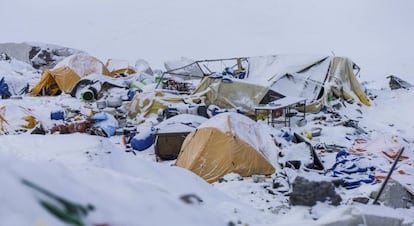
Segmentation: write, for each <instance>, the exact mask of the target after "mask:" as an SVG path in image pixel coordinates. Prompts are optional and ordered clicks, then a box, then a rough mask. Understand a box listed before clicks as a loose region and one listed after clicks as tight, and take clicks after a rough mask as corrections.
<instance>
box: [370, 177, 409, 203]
mask: <svg viewBox="0 0 414 226" xmlns="http://www.w3.org/2000/svg"><path fill="white" fill-rule="evenodd" d="M377 194H378V193H377V192H375V193H374V194H371V197H372V198H375V197H376V196H377ZM378 200H379V201H380V202H381V203H382V204H383V205H384V206H388V207H392V208H409V207H410V206H411V205H412V204H411V203H413V202H414V197H413V195H411V194H410V193H409V192H408V191H407V190H406V189H405V188H404V187H403V186H402V185H401V184H400V183H398V182H397V181H395V180H393V179H390V180H389V181H388V183H387V185H386V186H385V188H384V190H383V192H382V194H381V196H380V197H379V199H378Z"/></svg>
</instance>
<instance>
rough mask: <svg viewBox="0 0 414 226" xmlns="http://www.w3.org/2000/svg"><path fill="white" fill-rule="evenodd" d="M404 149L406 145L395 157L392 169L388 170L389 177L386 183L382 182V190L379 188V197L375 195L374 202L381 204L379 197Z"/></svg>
mask: <svg viewBox="0 0 414 226" xmlns="http://www.w3.org/2000/svg"><path fill="white" fill-rule="evenodd" d="M403 151H404V147H402V148H401V150H400V152H399V153H398V156H397V158H396V159H395V161H394V163H393V164H392V166H391V169H390V171H389V172H388V175H387V177H386V178H385V180H384V183H382V185H381V188H380V190H379V192H378V194H377V197H375V200H374V202H373V204H376V205H378V204H379V203H378V199H379V197H380V196H381V193H382V192H383V190H384V188H385V185H387V183H388V180H389V179H390V177H391V174H392V172H393V171H394V169H395V166H396V165H397V163H398V160H400V157H401V155H402V153H403Z"/></svg>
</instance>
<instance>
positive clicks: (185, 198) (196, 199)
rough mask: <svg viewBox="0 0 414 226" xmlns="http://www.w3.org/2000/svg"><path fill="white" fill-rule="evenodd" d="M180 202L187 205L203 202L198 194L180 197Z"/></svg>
mask: <svg viewBox="0 0 414 226" xmlns="http://www.w3.org/2000/svg"><path fill="white" fill-rule="evenodd" d="M180 200H181V201H183V202H184V203H187V204H201V203H202V202H203V200H202V199H201V198H200V197H198V196H197V195H196V194H187V195H182V196H180Z"/></svg>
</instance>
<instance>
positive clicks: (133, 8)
mask: <svg viewBox="0 0 414 226" xmlns="http://www.w3.org/2000/svg"><path fill="white" fill-rule="evenodd" d="M413 11H414V3H413V2H411V1H409V0H396V1H388V0H367V1H358V0H346V1H345V0H341V1H329V0H310V1H299V0H292V1H282V0H261V1H260V2H257V1H252V0H226V1H221V0H209V1H190V0H173V1H161V0H154V1H135V0H123V1H116V0H88V1H83V0H70V1H69V0H62V1H51V0H38V1H29V0H15V1H7V0H2V1H0V15H1V21H0V24H1V28H2V29H1V35H0V42H23V41H28V42H43V43H50V44H57V45H62V46H67V47H72V48H76V49H80V50H84V51H87V52H88V53H90V54H91V55H94V56H96V57H98V58H100V59H101V60H102V61H104V62H105V61H106V60H107V59H109V58H116V59H127V60H129V61H130V62H131V64H134V63H135V61H136V60H137V59H145V60H147V61H148V62H149V63H150V65H151V66H152V67H153V68H163V63H164V62H165V61H167V60H175V59H179V58H180V57H181V56H184V57H189V58H192V59H216V58H225V57H234V56H257V55H268V54H284V53H288V54H291V53H301V54H302V53H303V54H317V55H332V54H335V55H337V56H347V57H350V58H351V59H353V61H354V62H356V63H357V64H359V66H360V67H361V68H362V72H361V73H362V76H363V77H365V78H367V79H371V80H374V79H375V80H379V79H383V78H384V77H385V76H387V75H389V74H394V75H396V76H399V77H402V78H404V79H407V78H409V77H410V76H411V73H412V72H413V71H414V65H413V64H412V60H413V59H414V52H413V51H411V49H412V48H413V44H412V40H414V31H413V29H412V26H413V21H414V19H413V17H414V16H413V14H412V12H413Z"/></svg>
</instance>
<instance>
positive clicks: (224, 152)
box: [176, 113, 275, 183]
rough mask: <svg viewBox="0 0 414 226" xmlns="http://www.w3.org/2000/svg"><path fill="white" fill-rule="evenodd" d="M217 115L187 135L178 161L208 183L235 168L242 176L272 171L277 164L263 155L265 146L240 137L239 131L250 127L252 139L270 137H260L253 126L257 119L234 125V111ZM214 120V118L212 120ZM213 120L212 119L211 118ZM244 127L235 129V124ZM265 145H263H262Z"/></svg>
mask: <svg viewBox="0 0 414 226" xmlns="http://www.w3.org/2000/svg"><path fill="white" fill-rule="evenodd" d="M223 114H225V115H221V114H220V115H218V116H220V117H218V116H215V117H213V118H211V119H209V120H207V121H206V122H205V123H203V124H202V125H201V126H200V127H199V128H198V129H197V130H196V131H193V132H192V133H190V134H189V135H187V137H186V138H185V140H184V142H183V144H182V146H181V151H180V154H179V156H178V158H177V162H176V165H177V166H179V167H183V168H186V169H188V170H191V171H192V172H194V173H195V174H197V175H198V176H200V177H202V178H203V179H204V180H206V181H207V182H209V183H213V182H215V181H217V180H218V179H220V178H221V177H223V176H224V175H226V174H228V173H231V172H234V173H238V174H240V175H241V176H251V175H254V174H260V175H270V174H273V173H274V172H275V168H274V167H273V166H272V164H270V162H269V161H268V159H267V158H266V157H265V155H264V152H263V151H264V150H262V149H255V148H254V147H253V146H251V145H250V144H249V143H248V142H247V141H244V140H242V139H241V137H240V134H239V133H240V132H242V133H246V132H247V131H250V132H251V133H252V136H251V137H249V139H250V140H254V141H255V142H256V143H257V142H259V143H260V142H261V143H263V142H264V140H266V139H272V138H271V137H270V135H268V136H269V137H268V138H267V137H258V136H259V135H258V134H260V133H258V131H256V130H255V129H254V124H255V122H254V121H253V120H251V119H248V118H247V117H246V116H243V117H246V118H247V120H249V121H248V122H252V123H244V124H242V123H237V124H238V125H233V123H232V120H231V114H226V113H223ZM211 120H213V121H211ZM209 121H210V122H209ZM211 122H215V124H217V125H220V126H222V125H227V126H224V127H226V129H225V130H223V128H217V127H209V126H206V127H203V125H206V123H211ZM235 127H237V128H239V129H240V128H243V131H235V130H233V129H232V128H235ZM260 148H263V147H260Z"/></svg>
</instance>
